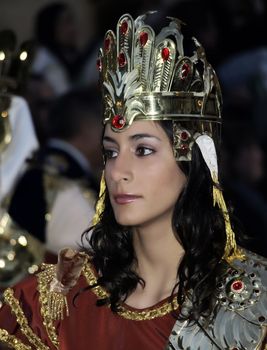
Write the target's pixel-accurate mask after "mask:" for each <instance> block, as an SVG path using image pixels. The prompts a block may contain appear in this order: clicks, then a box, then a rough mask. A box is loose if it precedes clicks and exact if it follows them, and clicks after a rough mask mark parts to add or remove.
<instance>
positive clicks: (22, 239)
mask: <svg viewBox="0 0 267 350" xmlns="http://www.w3.org/2000/svg"><path fill="white" fill-rule="evenodd" d="M18 242H19V244H20V245H22V246H23V247H26V245H27V244H28V242H27V238H26V237H25V236H19V238H18Z"/></svg>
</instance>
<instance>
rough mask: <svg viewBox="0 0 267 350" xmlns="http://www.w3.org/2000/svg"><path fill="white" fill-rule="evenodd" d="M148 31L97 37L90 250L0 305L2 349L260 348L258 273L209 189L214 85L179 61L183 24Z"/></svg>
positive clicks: (137, 26)
mask: <svg viewBox="0 0 267 350" xmlns="http://www.w3.org/2000/svg"><path fill="white" fill-rule="evenodd" d="M151 18H152V19H153V14H147V15H144V16H140V17H139V18H137V19H136V21H133V20H132V18H131V16H129V15H124V16H122V17H121V18H120V19H119V22H118V26H117V34H116V35H115V34H114V33H113V32H112V31H108V32H107V34H106V36H105V38H104V49H103V50H100V54H99V59H98V68H99V70H100V73H101V79H102V86H103V102H104V125H105V128H104V133H103V151H104V159H105V172H104V176H103V178H102V188H101V193H100V198H99V201H98V203H97V207H96V209H97V211H96V213H97V214H96V217H95V220H94V226H93V228H92V235H91V237H89V233H90V231H89V233H85V236H84V238H85V239H87V240H89V242H90V246H91V247H90V250H89V252H83V253H77V252H73V251H71V250H68V249H65V250H63V251H61V253H60V255H59V262H58V264H57V266H56V267H55V266H43V267H42V271H41V272H40V273H39V274H38V275H37V278H31V279H29V280H28V281H25V282H23V283H22V284H21V285H20V286H17V287H16V288H15V291H13V290H12V289H9V290H7V291H6V292H5V294H4V299H5V305H4V306H3V308H2V312H1V313H0V315H1V321H0V328H1V327H2V330H1V332H0V337H1V338H0V339H2V341H4V342H5V343H7V344H9V345H10V346H11V347H13V348H15V349H31V348H37V349H55V348H59V349H64V350H65V349H74V348H75V349H88V348H90V349H100V350H104V349H116V350H117V349H127V350H129V349H130V350H133V349H189V348H190V349H201V350H202V349H203V350H204V349H205V350H206V349H264V348H265V346H266V340H264V338H265V336H266V318H267V312H266V310H267V305H266V304H267V298H266V284H267V283H266V266H267V265H266V261H264V260H263V259H261V258H260V257H257V256H255V255H253V254H252V253H250V252H245V251H243V250H242V249H240V248H238V247H237V245H236V242H235V235H234V232H233V229H232V227H231V223H230V218H229V214H228V211H227V207H226V205H225V202H224V199H223V196H222V192H221V189H220V186H219V183H218V167H217V158H216V151H215V144H214V142H215V143H216V140H217V139H218V134H219V128H220V107H221V96H220V88H219V84H218V81H217V79H216V75H215V72H214V71H213V69H212V67H211V66H210V65H209V63H208V62H207V60H206V57H205V52H204V49H203V47H202V46H201V45H200V44H199V43H198V41H197V40H196V39H193V40H190V41H189V42H190V44H192V45H193V53H192V52H191V53H188V52H186V53H185V47H184V46H185V45H184V44H185V43H186V41H185V40H184V38H183V35H182V32H181V26H182V22H180V21H179V20H176V19H173V18H168V19H166V21H167V24H166V25H163V27H161V28H160V29H161V30H160V32H159V33H158V34H155V32H154V30H153V29H152V27H151V26H150V25H149V24H148V23H149V20H150V19H151ZM192 45H191V46H192ZM105 187H107V188H105ZM10 309H11V310H12V311H13V314H12V317H11V318H10V317H9V318H8V317H7V315H9V314H10ZM2 320H3V321H2ZM4 320H8V321H4ZM18 325H20V328H19V327H18ZM26 344H27V345H26ZM27 346H28V347H27Z"/></svg>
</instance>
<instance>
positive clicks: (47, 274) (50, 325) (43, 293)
mask: <svg viewBox="0 0 267 350" xmlns="http://www.w3.org/2000/svg"><path fill="white" fill-rule="evenodd" d="M42 270H43V271H42V272H40V273H39V274H38V290H39V293H40V298H39V300H40V304H41V315H42V317H43V319H44V325H45V328H46V331H47V334H48V337H49V339H50V340H51V342H52V343H53V344H54V345H55V347H56V348H58V347H59V341H58V335H57V332H56V328H55V326H54V320H53V317H52V315H51V312H50V307H49V300H50V299H49V294H50V293H51V292H50V291H49V285H50V283H51V282H52V280H53V278H54V277H55V275H56V265H47V264H42Z"/></svg>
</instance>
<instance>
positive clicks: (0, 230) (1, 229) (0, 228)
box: [0, 226, 5, 235]
mask: <svg viewBox="0 0 267 350" xmlns="http://www.w3.org/2000/svg"><path fill="white" fill-rule="evenodd" d="M4 232H5V230H4V228H3V227H2V226H0V235H2V234H3V233H4Z"/></svg>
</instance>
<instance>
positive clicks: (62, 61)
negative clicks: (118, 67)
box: [31, 2, 86, 96]
mask: <svg viewBox="0 0 267 350" xmlns="http://www.w3.org/2000/svg"><path fill="white" fill-rule="evenodd" d="M76 21H77V20H76V17H75V14H74V11H73V10H72V8H71V6H70V5H69V4H67V3H64V2H57V3H51V4H48V5H47V6H45V7H43V8H42V9H41V10H40V11H39V13H38V14H37V17H36V19H35V39H36V44H37V47H36V52H35V58H34V61H33V63H32V68H31V70H32V73H34V74H39V75H41V76H42V77H43V78H44V79H45V81H46V82H47V83H49V85H50V87H51V88H52V91H53V93H54V95H55V96H57V95H60V94H63V93H65V92H67V91H68V90H70V89H71V88H74V87H76V86H77V85H79V79H81V76H80V72H81V70H82V67H83V64H84V62H85V60H86V53H85V52H83V50H82V49H81V48H80V47H79V36H78V35H79V33H78V26H77V22H76Z"/></svg>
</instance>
